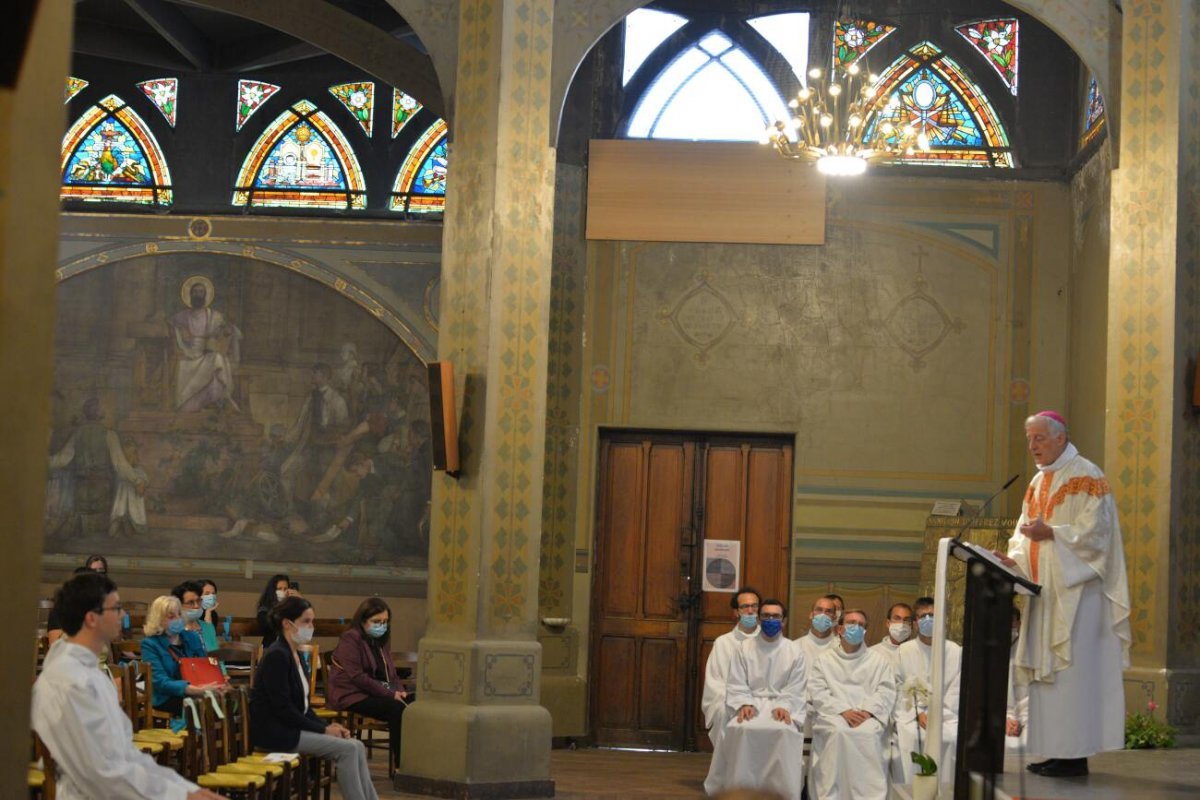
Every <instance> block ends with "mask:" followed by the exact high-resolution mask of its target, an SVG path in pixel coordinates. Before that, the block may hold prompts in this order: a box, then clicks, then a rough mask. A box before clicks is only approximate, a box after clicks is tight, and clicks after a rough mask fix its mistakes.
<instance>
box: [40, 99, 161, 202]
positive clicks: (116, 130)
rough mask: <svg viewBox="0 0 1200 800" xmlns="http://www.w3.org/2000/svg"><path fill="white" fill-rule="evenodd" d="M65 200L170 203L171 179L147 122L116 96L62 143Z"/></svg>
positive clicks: (86, 115)
mask: <svg viewBox="0 0 1200 800" xmlns="http://www.w3.org/2000/svg"><path fill="white" fill-rule="evenodd" d="M60 195H61V197H62V198H63V199H65V200H84V201H88V202H105V201H107V202H120V203H138V204H142V205H154V204H157V205H163V206H168V205H170V204H171V200H172V191H171V175H170V172H169V171H168V169H167V162H166V159H165V158H163V154H162V150H161V148H159V146H158V142H157V141H155V139H154V135H153V134H152V133H150V129H149V128H147V127H146V123H145V122H144V121H143V120H142V118H141V117H139V116H138V115H137V114H136V113H135V112H134V111H133V109H131V108H129V107H128V106H127V105H125V103H124V101H123V100H121V99H120V98H119V97H117V96H116V95H109V96H108V97H106V98H104V99H103V100H101V101H100V102H99V103H97V104H96V105H94V106H92V107H91V108H89V109H88V110H87V111H85V112H84V113H83V114H82V115H81V116H80V118H79V119H78V120H77V121H76V122H75V124H74V125H72V126H71V129H70V130H68V131H67V135H66V136H65V137H64V138H63V145H62V189H61V192H60Z"/></svg>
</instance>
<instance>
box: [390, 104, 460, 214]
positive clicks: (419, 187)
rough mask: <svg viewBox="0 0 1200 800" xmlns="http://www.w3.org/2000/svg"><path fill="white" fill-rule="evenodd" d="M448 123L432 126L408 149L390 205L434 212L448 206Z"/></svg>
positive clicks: (396, 208)
mask: <svg viewBox="0 0 1200 800" xmlns="http://www.w3.org/2000/svg"><path fill="white" fill-rule="evenodd" d="M446 145H447V141H446V123H445V121H444V120H440V119H439V120H438V121H437V122H435V123H433V124H432V125H430V126H429V128H428V129H427V130H426V131H425V132H424V133H423V134H421V138H419V139H417V143H416V144H414V145H413V146H412V149H411V150H409V151H408V156H407V157H406V158H405V159H404V163H403V164H401V165H400V171H399V172H397V173H396V181H395V183H394V184H392V199H391V201H390V202H389V203H388V208H389V209H390V210H392V211H407V212H409V213H410V214H433V213H439V212H442V211H445V210H446Z"/></svg>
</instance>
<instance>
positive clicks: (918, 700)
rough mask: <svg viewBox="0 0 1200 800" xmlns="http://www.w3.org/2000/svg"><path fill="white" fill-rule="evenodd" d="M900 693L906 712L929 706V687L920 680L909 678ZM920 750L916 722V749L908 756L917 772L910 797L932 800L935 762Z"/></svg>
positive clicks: (919, 738) (919, 733)
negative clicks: (915, 766) (902, 696)
mask: <svg viewBox="0 0 1200 800" xmlns="http://www.w3.org/2000/svg"><path fill="white" fill-rule="evenodd" d="M900 692H901V694H903V695H904V707H905V709H906V710H909V711H913V712H917V711H919V710H920V709H921V708H922V707H925V708H927V707H928V706H929V696H930V691H929V685H928V684H926V683H925V681H923V680H921V679H920V678H915V677H914V678H909V679H908V680H907V681H905V682H904V685H903V686H901V687H900ZM922 750H924V748H923V747H922V746H921V723H920V722H918V723H917V749H916V750H915V751H914V752H912V753H911V754H910V757H911V758H912V761H913V763H914V764H916V765H917V770H918V771H917V773H916V774H915V775H913V784H912V788H913V791H912V796H913V800H934V798H936V797H937V795H938V775H937V761H935V760H934V758H933V756H929V755H926V754H925V753H923V752H921V751H922Z"/></svg>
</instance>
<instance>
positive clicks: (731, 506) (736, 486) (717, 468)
mask: <svg viewBox="0 0 1200 800" xmlns="http://www.w3.org/2000/svg"><path fill="white" fill-rule="evenodd" d="M742 455H743V453H742V447H741V445H740V444H734V445H715V444H710V445H709V446H708V447H707V448H705V451H704V538H705V539H733V540H738V541H742V540H743V539H744V536H743V533H744V531H743V526H744V524H745V501H746V486H745V483H746V475H745V462H744V459H743V457H742ZM741 555H742V563H741V565H739V569H740V570H741V577H740V582H741V584H742V585H743V586H745V585H747V584H750V585H754V584H753V582H752V581H748V580H747V577H746V570H745V564H746V549H745V543H744V542H743V544H742V554H741ZM701 568H703V565H701ZM759 589H760V590H762V591H766V590H764V589H762V587H761V586H760V587H759ZM729 597H730V595H728V594H726V593H724V592H705V593H704V600H703V606H702V607H703V610H704V611H703V614H704V616H703V619H704V621H705V622H711V621H716V620H725V619H729Z"/></svg>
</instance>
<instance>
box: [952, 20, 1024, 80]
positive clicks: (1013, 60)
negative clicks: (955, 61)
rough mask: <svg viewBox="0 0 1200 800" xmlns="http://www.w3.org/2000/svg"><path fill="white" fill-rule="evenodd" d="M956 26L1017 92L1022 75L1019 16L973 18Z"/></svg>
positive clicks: (959, 32) (960, 34)
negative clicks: (1020, 69) (981, 19)
mask: <svg viewBox="0 0 1200 800" xmlns="http://www.w3.org/2000/svg"><path fill="white" fill-rule="evenodd" d="M954 30H956V31H958V34H959V36H962V37H963V38H964V39H966V40H967V41H968V42H970V43H971V44H972V45H974V47H975V49H976V50H978V51H979V52H980V53H981V54H982V55H983V57H984V58H986V59H987V61H988V63H989V64H991V65H992V69H994V70H996V73H997V74H998V75H999V76H1000V78H1001V79H1002V80H1003V81H1004V85H1005V86H1007V87H1008V90H1009V91H1010V92H1012V93H1013V94H1014V95H1015V94H1016V93H1017V79H1018V78H1019V77H1020V72H1019V67H1020V65H1019V63H1018V56H1019V55H1020V25H1019V23H1018V21H1017V20H1016V18H1008V19H989V20H984V21H982V22H970V23H967V24H966V25H959V26H958V27H956V28H955V29H954Z"/></svg>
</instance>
